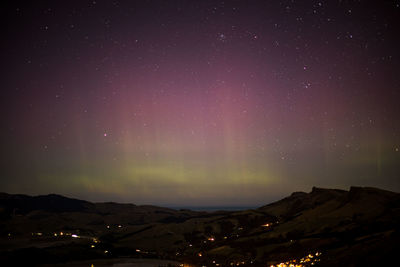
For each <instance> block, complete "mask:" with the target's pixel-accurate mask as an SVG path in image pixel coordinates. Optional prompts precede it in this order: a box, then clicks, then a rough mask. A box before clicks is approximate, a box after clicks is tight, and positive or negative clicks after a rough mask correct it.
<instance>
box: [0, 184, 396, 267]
mask: <svg viewBox="0 0 400 267" xmlns="http://www.w3.org/2000/svg"><path fill="white" fill-rule="evenodd" d="M399 230H400V194H399V193H394V192H390V191H385V190H381V189H377V188H365V187H351V188H350V190H349V191H345V190H337V189H322V188H315V187H314V188H313V189H312V191H311V192H310V193H304V192H295V193H292V194H291V195H290V196H288V197H286V198H284V199H282V200H280V201H277V202H275V203H271V204H269V205H266V206H263V207H260V208H258V209H251V210H242V211H217V212H203V211H192V210H187V209H185V210H175V209H170V208H162V207H156V206H137V205H133V204H118V203H91V202H87V201H83V200H77V199H71V198H67V197H63V196H60V195H54V194H51V195H46V196H36V197H32V196H26V195H11V194H6V193H0V262H3V263H4V264H5V265H4V266H8V265H10V266H16V265H18V264H26V263H29V265H30V266H32V265H46V264H47V266H71V265H72V266H90V264H89V263H90V262H96V264H97V265H99V266H107V265H112V264H115V263H116V262H120V261H124V263H125V264H128V263H127V261H129V260H131V261H132V262H133V261H134V259H137V258H155V259H168V260H174V261H175V262H179V263H182V264H186V266H233V265H234V266H271V265H273V266H278V265H279V264H281V266H284V264H286V265H287V266H290V264H293V265H296V264H297V265H298V266H311V265H316V266H383V265H384V264H395V265H398V264H399V263H397V262H396V261H397V253H399V249H400V246H399V244H400V231H399ZM88 264H89V265H88ZM132 264H133V263H132ZM158 264H159V263H158ZM169 264H170V265H171V264H172V265H173V263H172V262H169ZM177 264H178V263H177ZM127 266H128V265H127ZM131 266H140V265H131Z"/></svg>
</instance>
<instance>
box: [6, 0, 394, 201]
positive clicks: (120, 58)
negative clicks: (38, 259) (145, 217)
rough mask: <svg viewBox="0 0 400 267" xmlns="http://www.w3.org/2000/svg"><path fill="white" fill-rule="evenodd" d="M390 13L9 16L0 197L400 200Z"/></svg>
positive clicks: (227, 7)
mask: <svg viewBox="0 0 400 267" xmlns="http://www.w3.org/2000/svg"><path fill="white" fill-rule="evenodd" d="M399 3H400V2H398V1H384V2H383V1H382V2H381V1H371V2H369V1H294V0H292V1H64V2H58V3H55V2H53V1H40V2H34V3H26V2H23V1H21V2H19V1H13V2H12V3H8V5H6V6H5V8H4V10H3V12H2V13H3V19H2V20H3V29H4V32H3V35H2V50H1V51H2V59H3V60H2V62H1V65H2V73H3V79H2V90H1V99H2V105H1V112H2V114H3V116H2V117H3V119H2V121H3V122H2V133H1V137H2V138H1V140H2V158H1V161H2V162H3V167H2V175H1V177H2V179H1V180H0V191H5V192H10V193H28V194H43V193H60V194H64V195H68V196H74V197H79V198H83V199H88V200H94V201H108V200H112V201H125V202H134V203H138V204H142V203H148V204H160V205H175V206H179V205H182V204H185V205H194V206H196V205H261V204H265V203H268V202H270V201H272V200H275V199H278V198H280V197H282V196H284V195H287V194H288V193H290V192H292V191H299V190H304V191H309V190H310V188H311V187H312V186H320V187H333V188H347V187H349V186H351V185H362V186H376V187H381V188H386V189H390V190H394V191H399V190H400V180H399V173H400V167H399V166H400V162H399V161H400V154H399V153H400V152H399V148H400V119H399V115H398V114H400V108H399V107H400V106H399V104H398V101H399V99H400V73H399V70H400V65H399V63H400V58H399V49H398V47H400V38H399V35H398V29H397V26H398V25H400V21H399V17H400V7H399Z"/></svg>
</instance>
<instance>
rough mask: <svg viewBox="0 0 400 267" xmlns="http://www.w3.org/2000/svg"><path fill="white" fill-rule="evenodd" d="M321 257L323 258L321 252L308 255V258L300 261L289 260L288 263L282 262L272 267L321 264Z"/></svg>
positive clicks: (298, 266)
mask: <svg viewBox="0 0 400 267" xmlns="http://www.w3.org/2000/svg"><path fill="white" fill-rule="evenodd" d="M319 256H321V252H316V253H315V254H311V253H310V254H308V255H307V256H305V257H303V258H301V259H300V260H296V259H294V260H289V261H286V262H281V263H279V264H276V265H271V267H303V266H309V265H314V264H315V263H317V262H319V261H320V259H319Z"/></svg>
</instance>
